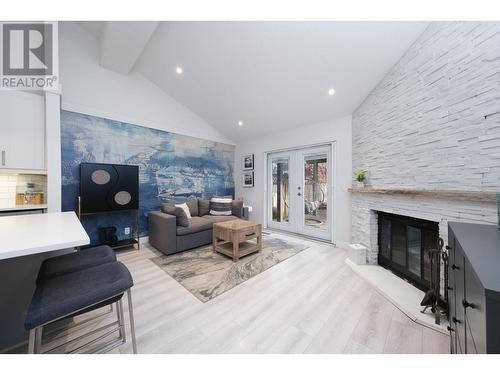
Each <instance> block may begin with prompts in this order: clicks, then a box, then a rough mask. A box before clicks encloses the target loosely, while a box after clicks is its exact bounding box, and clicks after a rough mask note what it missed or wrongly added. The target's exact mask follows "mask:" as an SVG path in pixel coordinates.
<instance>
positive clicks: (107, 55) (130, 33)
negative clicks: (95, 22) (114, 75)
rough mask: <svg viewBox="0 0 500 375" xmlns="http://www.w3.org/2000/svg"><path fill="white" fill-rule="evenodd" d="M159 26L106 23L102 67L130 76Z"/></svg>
mask: <svg viewBox="0 0 500 375" xmlns="http://www.w3.org/2000/svg"><path fill="white" fill-rule="evenodd" d="M158 25H159V22H156V21H110V22H106V25H105V26H104V29H103V31H102V35H101V65H102V66H103V67H104V68H107V69H110V70H113V71H115V72H118V73H122V74H128V73H129V72H130V71H131V70H132V68H133V67H134V64H135V62H136V61H137V59H138V58H139V56H140V55H141V53H142V51H143V49H144V47H145V46H146V44H147V43H148V41H149V39H150V38H151V35H153V33H154V31H155V30H156V28H157V27H158Z"/></svg>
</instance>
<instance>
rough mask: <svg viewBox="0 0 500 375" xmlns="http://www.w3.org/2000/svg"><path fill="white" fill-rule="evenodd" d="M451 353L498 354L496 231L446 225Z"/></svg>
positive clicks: (499, 233) (499, 245) (499, 255)
mask: <svg viewBox="0 0 500 375" xmlns="http://www.w3.org/2000/svg"><path fill="white" fill-rule="evenodd" d="M448 250H449V270H448V272H449V294H448V296H449V320H450V326H449V327H448V330H449V331H450V338H451V352H452V353H457V354H485V353H496V354H498V353H500V271H499V270H500V230H499V229H498V228H497V227H496V226H494V225H482V224H467V223H448Z"/></svg>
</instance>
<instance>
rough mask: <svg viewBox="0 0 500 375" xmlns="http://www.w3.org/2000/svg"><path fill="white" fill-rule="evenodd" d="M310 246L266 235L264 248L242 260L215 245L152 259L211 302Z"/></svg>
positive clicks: (193, 291) (198, 296) (205, 300)
mask: <svg viewBox="0 0 500 375" xmlns="http://www.w3.org/2000/svg"><path fill="white" fill-rule="evenodd" d="M307 248H308V246H306V245H302V244H298V243H293V242H288V241H284V240H281V239H278V238H269V237H263V239H262V251H261V252H259V253H254V254H250V255H247V256H245V257H243V258H241V259H240V260H239V261H238V262H233V261H232V259H231V258H229V257H226V256H225V255H222V254H219V253H215V252H213V251H212V245H209V246H206V247H202V248H199V249H195V250H190V251H184V252H182V253H179V254H173V255H163V256H160V257H156V258H151V261H152V262H153V263H155V264H156V265H157V266H158V267H160V268H161V269H162V270H163V271H165V272H166V273H167V274H169V275H170V276H172V277H173V278H174V279H175V280H176V281H177V282H179V283H180V284H181V285H182V286H183V287H184V288H186V289H187V290H189V291H190V292H191V293H192V294H194V295H195V296H196V298H198V299H199V300H200V301H202V302H207V301H210V300H211V299H213V298H215V297H217V296H219V295H221V294H222V293H224V292H227V291H228V290H229V289H232V288H234V287H235V286H237V285H238V284H241V283H242V282H244V281H246V280H248V279H250V278H252V277H254V276H256V275H258V274H259V273H261V272H263V271H265V270H267V269H269V268H271V267H272V266H275V265H276V264H278V263H280V262H282V261H284V260H286V259H288V258H290V257H292V256H294V255H297V254H298V253H300V252H301V251H303V250H305V249H307Z"/></svg>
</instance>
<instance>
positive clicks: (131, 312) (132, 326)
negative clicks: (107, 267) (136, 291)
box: [120, 289, 137, 354]
mask: <svg viewBox="0 0 500 375" xmlns="http://www.w3.org/2000/svg"><path fill="white" fill-rule="evenodd" d="M127 298H128V313H129V318H130V335H131V336H132V350H133V351H134V354H137V342H136V340H135V323H134V309H133V307H132V292H131V291H130V289H128V290H127ZM120 302H121V300H120Z"/></svg>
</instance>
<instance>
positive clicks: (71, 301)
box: [24, 262, 137, 353]
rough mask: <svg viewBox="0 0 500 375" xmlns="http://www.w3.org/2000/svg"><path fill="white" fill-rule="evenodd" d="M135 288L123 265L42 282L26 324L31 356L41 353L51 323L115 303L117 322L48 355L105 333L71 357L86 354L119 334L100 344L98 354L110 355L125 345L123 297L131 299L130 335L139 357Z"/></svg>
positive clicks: (81, 347)
mask: <svg viewBox="0 0 500 375" xmlns="http://www.w3.org/2000/svg"><path fill="white" fill-rule="evenodd" d="M133 285H134V282H133V280H132V276H131V275H130V272H129V270H128V269H127V267H125V266H124V265H123V264H122V263H120V262H110V263H105V264H102V265H99V266H95V267H90V268H86V269H83V270H80V271H76V272H72V273H68V274H64V275H61V276H55V277H52V278H49V279H45V280H43V281H42V282H40V283H39V284H38V285H37V287H36V290H35V293H34V295H33V298H32V300H31V304H30V306H29V309H28V313H27V315H26V320H25V324H24V325H25V329H26V330H27V331H29V343H28V353H41V352H42V334H43V328H44V326H46V325H47V324H49V323H53V322H56V321H59V320H61V319H64V318H68V317H72V316H76V315H80V314H83V313H85V312H89V311H92V310H95V309H98V308H101V307H104V306H107V305H111V304H113V303H115V304H116V311H117V318H118V319H117V320H116V321H114V322H112V323H109V324H106V325H104V326H102V327H99V328H97V329H94V330H93V331H89V332H87V333H84V334H82V335H80V336H78V337H76V338H74V339H72V340H70V341H68V342H66V343H64V344H62V345H59V346H57V347H55V348H52V349H50V350H48V351H45V352H50V351H53V350H56V349H58V348H60V347H62V346H64V345H68V344H72V343H77V342H79V341H80V340H82V339H84V338H86V337H89V336H92V335H94V334H96V333H98V332H103V331H104V333H103V334H101V335H100V336H99V337H97V338H95V339H92V340H91V341H89V342H87V343H85V344H83V345H81V346H78V347H76V348H75V349H73V350H71V352H70V353H74V352H77V351H78V350H83V349H85V348H87V347H89V346H91V345H92V344H95V343H97V342H98V341H100V340H102V339H104V338H106V337H109V336H110V335H111V334H113V333H114V332H118V333H119V337H118V339H115V340H113V341H111V342H106V343H104V344H101V345H100V346H98V347H97V348H94V350H95V352H101V351H102V352H103V351H109V350H111V349H113V348H115V347H116V346H118V345H120V344H122V343H124V342H125V341H126V336H125V319H124V314H123V304H122V297H123V294H124V293H125V292H126V293H127V297H128V307H129V319H130V332H131V336H132V349H133V352H134V353H137V344H136V339H135V328H134V314H133V307H132V293H131V291H130V289H131V288H132V286H133Z"/></svg>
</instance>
